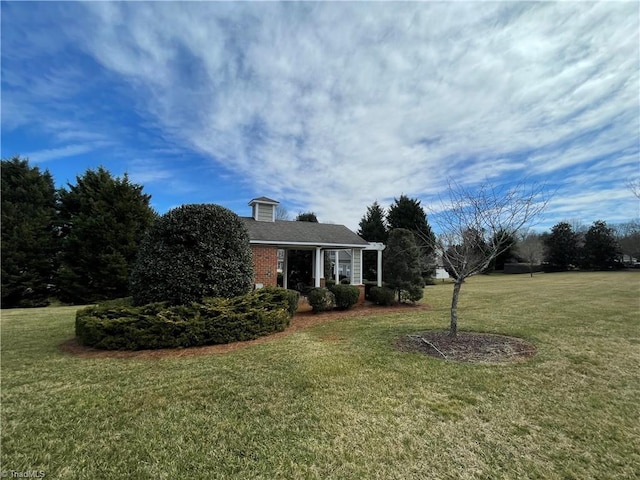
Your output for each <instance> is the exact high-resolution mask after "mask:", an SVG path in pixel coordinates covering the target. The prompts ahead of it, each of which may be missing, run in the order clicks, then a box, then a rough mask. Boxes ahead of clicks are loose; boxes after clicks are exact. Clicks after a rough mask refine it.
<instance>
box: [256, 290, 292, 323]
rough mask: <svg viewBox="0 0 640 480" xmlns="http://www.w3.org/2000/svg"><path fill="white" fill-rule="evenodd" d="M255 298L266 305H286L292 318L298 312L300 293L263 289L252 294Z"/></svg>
mask: <svg viewBox="0 0 640 480" xmlns="http://www.w3.org/2000/svg"><path fill="white" fill-rule="evenodd" d="M254 295H255V296H256V298H258V299H259V300H260V301H262V302H264V303H265V304H268V305H279V304H280V303H281V302H283V301H284V302H286V303H287V311H288V312H289V316H291V317H293V316H294V315H295V313H296V310H298V302H299V300H300V293H299V292H296V291H295V290H288V289H286V288H277V287H265V288H261V289H260V290H256V291H255V292H254Z"/></svg>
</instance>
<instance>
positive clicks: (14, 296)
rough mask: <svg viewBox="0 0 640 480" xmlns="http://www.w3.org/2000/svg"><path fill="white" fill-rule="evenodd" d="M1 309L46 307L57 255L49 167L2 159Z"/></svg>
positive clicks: (52, 184)
mask: <svg viewBox="0 0 640 480" xmlns="http://www.w3.org/2000/svg"><path fill="white" fill-rule="evenodd" d="M1 170H2V307H3V308H6V307H16V306H23V307H28V306H43V305H47V303H48V301H47V297H48V296H49V294H50V290H49V288H50V286H51V284H52V282H53V272H54V269H55V257H56V236H55V229H54V222H55V215H56V191H55V187H54V183H53V178H52V177H51V174H50V173H49V172H48V171H44V172H41V171H40V169H39V168H38V167H30V166H29V162H28V160H25V159H21V158H20V157H17V156H16V157H14V158H12V159H11V160H2V169H1Z"/></svg>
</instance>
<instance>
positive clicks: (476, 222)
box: [422, 180, 549, 336]
mask: <svg viewBox="0 0 640 480" xmlns="http://www.w3.org/2000/svg"><path fill="white" fill-rule="evenodd" d="M447 193H448V197H449V198H448V199H447V200H445V201H442V205H441V209H439V211H438V213H437V214H433V215H431V219H432V222H434V224H435V225H436V226H437V227H438V228H436V230H438V231H440V232H441V233H440V234H439V235H438V236H437V238H436V239H435V245H434V248H435V249H436V251H437V252H439V254H440V255H442V259H443V262H444V264H445V268H447V270H448V271H449V272H450V274H451V276H452V277H453V278H454V280H455V286H454V292H453V298H452V303H451V328H450V332H449V334H450V335H451V336H456V332H457V303H458V294H459V292H460V288H461V286H462V283H463V282H464V280H465V279H466V278H468V277H470V276H472V275H476V274H478V273H481V272H483V271H484V270H486V269H487V267H488V266H489V264H490V263H491V262H492V261H493V260H494V259H495V258H496V257H497V256H498V255H500V254H501V253H503V252H505V251H506V250H508V249H509V247H510V242H508V239H509V237H511V238H515V237H516V235H517V233H518V231H519V230H521V229H522V228H523V227H525V226H527V225H528V224H530V223H531V222H532V221H533V220H534V219H535V218H536V217H538V216H539V215H540V213H541V212H542V211H543V210H544V209H545V207H546V205H547V203H548V201H549V198H548V196H547V195H546V194H545V188H544V186H543V185H538V184H533V185H529V184H526V183H524V182H521V183H517V184H515V185H513V186H510V187H497V186H494V185H491V184H489V183H484V184H482V185H480V186H479V187H478V188H477V189H474V190H471V189H470V188H467V187H464V186H462V185H461V184H459V183H457V182H455V181H453V180H450V181H449V185H448V190H447ZM422 237H423V238H424V239H425V241H428V239H427V238H426V236H425V235H423V236H422ZM431 241H434V240H431Z"/></svg>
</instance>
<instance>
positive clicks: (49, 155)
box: [24, 144, 95, 163]
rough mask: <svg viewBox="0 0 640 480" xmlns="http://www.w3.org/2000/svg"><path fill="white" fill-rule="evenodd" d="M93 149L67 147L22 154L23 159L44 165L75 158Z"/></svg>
mask: <svg viewBox="0 0 640 480" xmlns="http://www.w3.org/2000/svg"><path fill="white" fill-rule="evenodd" d="M94 149H95V145H90V144H84V145H67V146H65V147H60V148H49V149H45V150H38V151H35V152H28V153H26V154H24V157H26V158H28V159H29V160H31V161H32V162H34V163H44V162H49V161H51V160H58V159H61V158H68V157H75V156H77V155H81V154H83V153H87V152H90V151H92V150H94Z"/></svg>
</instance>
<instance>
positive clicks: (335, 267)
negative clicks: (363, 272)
mask: <svg viewBox="0 0 640 480" xmlns="http://www.w3.org/2000/svg"><path fill="white" fill-rule="evenodd" d="M333 254H334V259H335V263H334V265H333V276H334V277H335V280H336V284H338V283H340V250H334V251H333Z"/></svg>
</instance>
